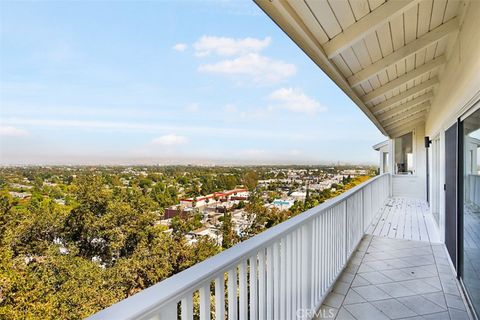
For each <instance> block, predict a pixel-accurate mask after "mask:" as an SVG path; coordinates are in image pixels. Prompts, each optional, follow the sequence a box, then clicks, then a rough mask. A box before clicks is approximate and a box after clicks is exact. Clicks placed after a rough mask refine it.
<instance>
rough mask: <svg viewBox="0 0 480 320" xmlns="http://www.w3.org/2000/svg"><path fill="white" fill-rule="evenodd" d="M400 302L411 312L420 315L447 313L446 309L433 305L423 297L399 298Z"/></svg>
mask: <svg viewBox="0 0 480 320" xmlns="http://www.w3.org/2000/svg"><path fill="white" fill-rule="evenodd" d="M398 301H400V302H401V303H403V304H404V305H405V306H406V307H407V308H409V309H410V310H412V311H413V312H415V313H416V314H418V315H424V314H429V313H438V312H442V311H445V309H444V308H442V307H440V306H439V305H437V304H436V303H433V302H431V301H429V300H428V299H426V298H424V297H422V296H410V297H403V298H398Z"/></svg>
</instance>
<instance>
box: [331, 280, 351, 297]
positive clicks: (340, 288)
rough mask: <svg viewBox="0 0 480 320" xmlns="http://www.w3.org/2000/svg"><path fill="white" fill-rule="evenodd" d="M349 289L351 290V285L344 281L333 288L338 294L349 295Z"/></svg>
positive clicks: (338, 282)
mask: <svg viewBox="0 0 480 320" xmlns="http://www.w3.org/2000/svg"><path fill="white" fill-rule="evenodd" d="M348 289H350V284H349V283H346V282H342V281H337V282H336V283H335V285H334V286H333V292H335V293H338V294H343V295H345V294H347V291H348Z"/></svg>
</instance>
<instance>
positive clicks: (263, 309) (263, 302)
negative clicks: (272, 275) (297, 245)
mask: <svg viewBox="0 0 480 320" xmlns="http://www.w3.org/2000/svg"><path fill="white" fill-rule="evenodd" d="M265 269H266V268H265V249H262V250H260V251H259V252H258V318H259V319H260V320H262V319H266V317H267V286H266V277H265Z"/></svg>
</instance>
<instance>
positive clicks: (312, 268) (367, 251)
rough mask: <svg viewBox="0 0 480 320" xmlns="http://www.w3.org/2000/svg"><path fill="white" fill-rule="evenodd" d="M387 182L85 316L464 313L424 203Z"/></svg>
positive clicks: (373, 183) (382, 179)
mask: <svg viewBox="0 0 480 320" xmlns="http://www.w3.org/2000/svg"><path fill="white" fill-rule="evenodd" d="M390 184H391V176H390V175H389V174H384V175H381V176H378V177H375V178H373V179H371V180H369V181H367V182H365V183H363V184H362V185H359V186H357V187H355V188H353V189H351V190H349V191H347V192H345V193H344V194H342V195H340V196H338V197H336V198H334V199H331V200H329V201H327V202H325V203H323V204H321V205H319V206H317V207H315V208H313V209H311V210H309V211H307V212H304V213H302V214H300V215H298V216H296V217H293V218H291V219H290V220H288V221H286V222H284V223H281V224H279V225H277V226H275V227H273V228H271V229H269V230H267V231H265V232H263V233H261V234H259V235H257V236H255V237H253V238H251V239H249V240H247V241H245V242H242V243H240V244H238V245H236V246H234V247H232V248H230V249H228V250H226V251H224V252H222V253H220V254H218V255H216V256H214V257H212V258H210V259H208V260H205V261H203V262H201V263H199V264H197V265H195V266H193V267H191V268H189V269H187V270H185V271H183V272H181V273H179V274H176V275H175V276H173V277H171V278H168V279H166V280H164V281H162V282H160V283H158V284H156V285H154V286H152V287H150V288H148V289H146V290H144V291H142V292H140V293H138V294H136V295H134V296H132V297H130V298H128V299H125V300H123V301H121V302H119V303H117V304H115V305H113V306H111V307H109V308H107V309H105V310H103V311H101V312H99V313H97V314H95V315H93V316H92V317H91V318H90V319H92V320H93V319H193V318H194V301H195V302H197V303H198V305H199V308H198V310H196V312H197V313H199V315H200V319H211V318H214V319H225V318H227V317H228V319H259V320H262V319H312V318H327V319H328V318H330V319H333V318H335V317H337V319H389V318H392V319H396V318H401V317H413V316H420V315H422V316H423V315H428V316H429V317H430V316H434V318H435V319H440V318H438V316H441V317H443V318H445V319H449V318H450V316H452V318H455V319H457V318H459V319H468V317H467V313H466V311H465V307H464V304H463V300H462V299H461V297H460V293H459V291H458V289H457V284H456V280H455V278H454V275H453V273H452V272H451V270H450V266H449V264H448V260H447V258H446V255H445V250H444V246H443V244H440V243H438V244H437V242H438V235H437V234H436V229H435V226H434V225H433V220H432V218H431V216H430V214H429V213H428V207H427V205H426V204H425V203H424V202H422V201H420V200H409V199H406V198H390V191H389V190H390ZM420 301H421V303H420ZM443 318H442V319H443Z"/></svg>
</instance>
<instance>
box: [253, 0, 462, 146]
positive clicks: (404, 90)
mask: <svg viewBox="0 0 480 320" xmlns="http://www.w3.org/2000/svg"><path fill="white" fill-rule="evenodd" d="M255 1H256V3H257V4H258V5H259V6H260V7H261V8H262V9H263V10H264V11H265V12H266V13H267V14H268V15H269V16H270V17H271V18H272V19H273V20H274V22H275V23H277V24H278V25H279V27H280V28H282V29H283V30H284V31H285V32H286V33H287V34H288V35H289V36H290V37H291V38H292V40H293V41H295V42H296V43H297V44H298V45H299V46H300V48H301V49H303V50H304V51H305V53H306V54H307V55H309V56H310V58H311V59H312V60H313V61H315V62H316V63H317V65H319V66H320V68H321V69H322V70H323V71H324V72H325V73H326V74H327V75H328V76H329V77H330V78H331V79H332V80H333V81H335V82H336V83H337V85H339V86H340V88H342V89H343V90H344V91H345V92H346V93H347V94H348V95H349V96H350V98H352V100H353V101H354V102H355V103H356V104H357V105H358V106H359V107H360V108H361V109H362V110H363V111H364V113H365V114H366V115H367V116H368V117H369V118H370V119H371V120H372V121H373V122H374V123H375V125H376V126H377V127H378V128H379V129H380V130H381V131H382V133H384V134H386V135H388V136H391V137H393V136H396V135H399V134H402V133H404V132H405V130H409V129H412V128H413V127H414V126H416V125H418V124H420V123H422V122H424V121H425V119H426V116H427V115H428V112H429V109H430V104H431V101H432V100H433V98H434V96H435V87H436V85H437V84H438V83H439V81H441V70H442V66H443V65H445V63H446V62H447V60H448V56H449V54H448V50H449V48H450V47H451V46H452V44H453V42H454V41H455V38H456V35H457V32H458V30H459V25H460V14H459V12H460V11H461V10H462V8H464V7H465V4H464V3H463V2H461V1H458V0H389V1H384V0H255Z"/></svg>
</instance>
